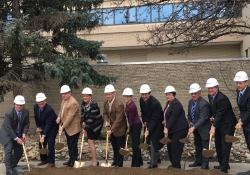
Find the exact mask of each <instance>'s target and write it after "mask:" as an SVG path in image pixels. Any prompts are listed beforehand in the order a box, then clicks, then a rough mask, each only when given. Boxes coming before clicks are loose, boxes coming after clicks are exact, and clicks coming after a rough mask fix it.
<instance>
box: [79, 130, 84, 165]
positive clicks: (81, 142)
mask: <svg viewBox="0 0 250 175" xmlns="http://www.w3.org/2000/svg"><path fill="white" fill-rule="evenodd" d="M83 141H84V134H82V142H81V150H80V157H79V159H80V160H79V161H80V162H81V161H82V148H83Z"/></svg>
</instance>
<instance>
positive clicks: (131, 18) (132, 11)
mask: <svg viewBox="0 0 250 175" xmlns="http://www.w3.org/2000/svg"><path fill="white" fill-rule="evenodd" d="M128 18H129V20H128V22H129V23H136V22H137V21H136V7H132V8H129V9H128Z"/></svg>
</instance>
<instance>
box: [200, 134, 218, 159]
mask: <svg viewBox="0 0 250 175" xmlns="http://www.w3.org/2000/svg"><path fill="white" fill-rule="evenodd" d="M212 137H213V134H212V133H210V140H209V149H208V150H207V149H206V148H203V151H202V155H203V156H204V157H206V158H209V157H212V156H213V155H214V153H215V150H214V149H210V147H211V140H212Z"/></svg>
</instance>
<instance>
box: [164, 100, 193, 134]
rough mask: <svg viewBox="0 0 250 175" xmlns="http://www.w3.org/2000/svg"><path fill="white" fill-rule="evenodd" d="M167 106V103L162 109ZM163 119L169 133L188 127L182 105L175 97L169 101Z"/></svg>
mask: <svg viewBox="0 0 250 175" xmlns="http://www.w3.org/2000/svg"><path fill="white" fill-rule="evenodd" d="M167 106H168V103H167V104H166V107H165V108H164V111H165V109H166V108H167ZM165 119H166V122H167V123H166V127H167V129H168V133H169V134H172V133H175V132H178V131H180V130H183V129H188V127H189V125H188V120H187V118H186V116H185V111H184V109H183V106H182V104H181V102H180V101H179V100H178V99H177V98H175V99H174V100H173V101H172V102H171V103H170V105H169V107H168V109H167V111H166V114H165Z"/></svg>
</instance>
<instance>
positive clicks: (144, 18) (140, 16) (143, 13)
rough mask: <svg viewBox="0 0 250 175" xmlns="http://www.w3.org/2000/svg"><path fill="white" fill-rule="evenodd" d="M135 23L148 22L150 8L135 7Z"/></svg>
mask: <svg viewBox="0 0 250 175" xmlns="http://www.w3.org/2000/svg"><path fill="white" fill-rule="evenodd" d="M137 22H138V23H143V22H150V6H142V7H137Z"/></svg>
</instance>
